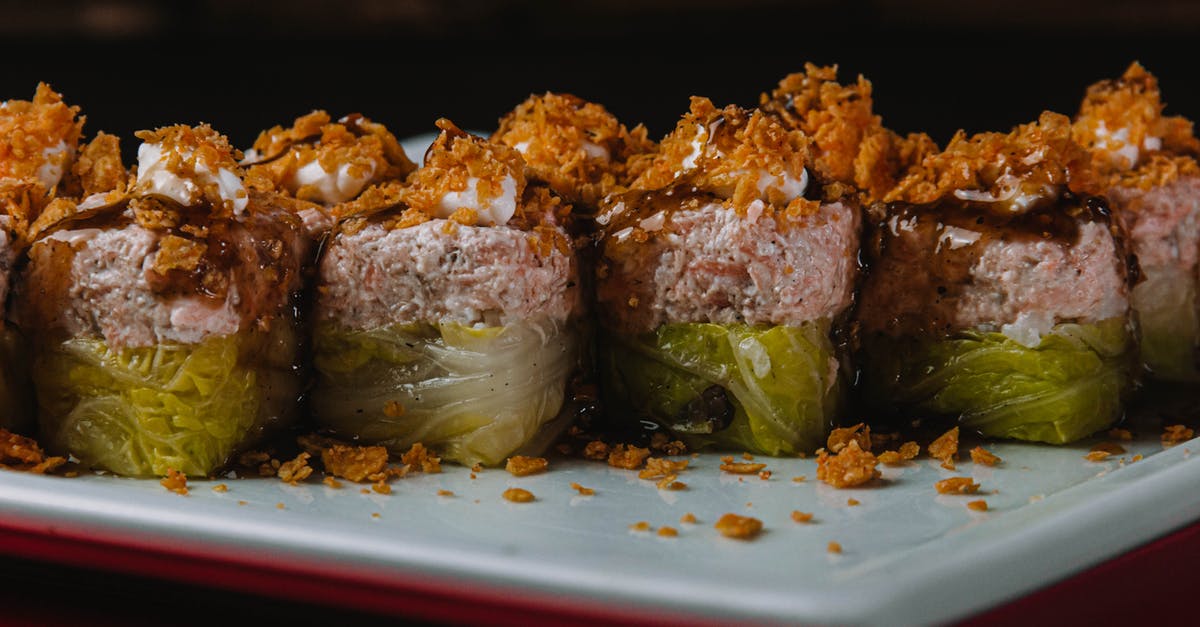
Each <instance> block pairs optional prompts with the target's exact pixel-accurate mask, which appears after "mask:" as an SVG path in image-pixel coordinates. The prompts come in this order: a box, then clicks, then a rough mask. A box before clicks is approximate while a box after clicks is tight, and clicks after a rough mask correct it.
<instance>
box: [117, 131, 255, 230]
mask: <svg viewBox="0 0 1200 627" xmlns="http://www.w3.org/2000/svg"><path fill="white" fill-rule="evenodd" d="M134 135H135V136H136V137H137V138H138V139H140V140H142V141H143V142H144V143H146V144H149V145H153V146H157V147H158V149H159V150H161V151H162V161H161V163H162V167H163V169H164V170H165V171H167V172H170V173H171V174H173V175H174V176H176V177H179V178H180V179H184V180H188V181H190V182H191V183H192V184H193V185H194V186H195V188H196V189H197V190H198V191H199V194H200V197H201V199H202V201H203V202H204V203H205V204H207V205H209V206H210V207H211V208H212V212H213V216H214V217H230V216H232V215H233V214H234V206H235V202H236V199H227V198H225V197H224V196H223V195H222V193H221V189H220V186H219V185H218V183H217V179H218V173H219V172H220V171H221V170H226V171H228V172H230V173H231V174H232V175H234V176H236V177H237V178H238V179H239V180H240V179H241V177H242V176H243V174H244V172H243V171H242V167H241V166H240V165H239V164H238V159H240V158H241V156H242V153H241V151H239V150H235V149H234V148H233V146H231V145H230V144H229V139H228V138H226V137H225V136H224V135H222V134H220V133H218V132H217V131H215V130H213V128H212V127H211V126H209V125H207V124H201V125H199V126H186V125H183V124H177V125H175V126H165V127H162V128H159V129H155V130H153V131H138V132H137V133H134ZM144 174H145V173H141V174H139V179H141V178H142V176H143V175H144ZM239 184H240V181H239ZM153 190H154V188H153V181H152V180H150V179H146V180H139V181H138V182H137V183H136V184H135V185H134V193H135V194H137V195H147V194H149V193H151V192H152V191H153ZM238 193H239V194H242V195H243V196H244V195H245V194H246V192H245V190H239V191H238Z"/></svg>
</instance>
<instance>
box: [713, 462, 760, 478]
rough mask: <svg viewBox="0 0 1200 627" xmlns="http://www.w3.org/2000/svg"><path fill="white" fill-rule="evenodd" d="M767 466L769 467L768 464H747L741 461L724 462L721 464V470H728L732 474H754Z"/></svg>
mask: <svg viewBox="0 0 1200 627" xmlns="http://www.w3.org/2000/svg"><path fill="white" fill-rule="evenodd" d="M766 467H767V465H766V464H746V463H740V462H738V463H734V462H726V463H724V464H721V471H722V472H727V473H730V474H734V475H753V474H756V473H758V472H759V471H761V470H762V469H763V468H766Z"/></svg>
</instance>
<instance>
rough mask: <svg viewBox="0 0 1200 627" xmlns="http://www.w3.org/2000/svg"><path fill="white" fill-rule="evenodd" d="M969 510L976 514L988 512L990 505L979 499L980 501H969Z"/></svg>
mask: <svg viewBox="0 0 1200 627" xmlns="http://www.w3.org/2000/svg"><path fill="white" fill-rule="evenodd" d="M967 509H969V510H972V511H976V512H986V511H988V504H987V501H985V500H983V499H979V500H978V501H968V502H967Z"/></svg>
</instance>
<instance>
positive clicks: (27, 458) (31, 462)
mask: <svg viewBox="0 0 1200 627" xmlns="http://www.w3.org/2000/svg"><path fill="white" fill-rule="evenodd" d="M65 463H67V460H66V458H64V457H47V456H46V453H45V452H44V451H43V450H42V447H40V446H38V443H37V442H35V441H34V440H33V439H32V438H27V437H25V436H22V435H17V434H15V433H12V432H11V431H9V430H8V429H0V468H7V469H9V470H20V471H24V472H31V473H34V474H37V475H42V474H46V473H47V472H50V471H52V470H54V469H55V468H58V467H59V466H62V465H63V464H65Z"/></svg>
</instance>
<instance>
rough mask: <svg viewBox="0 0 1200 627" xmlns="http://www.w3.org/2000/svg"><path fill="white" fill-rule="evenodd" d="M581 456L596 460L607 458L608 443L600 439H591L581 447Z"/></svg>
mask: <svg viewBox="0 0 1200 627" xmlns="http://www.w3.org/2000/svg"><path fill="white" fill-rule="evenodd" d="M583 456H584V457H585V458H587V459H592V460H596V461H601V460H605V459H608V445H607V444H605V443H604V442H601V441H600V440H592V441H591V442H588V443H587V445H586V446H584V447H583Z"/></svg>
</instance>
